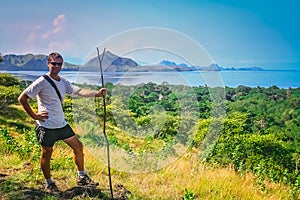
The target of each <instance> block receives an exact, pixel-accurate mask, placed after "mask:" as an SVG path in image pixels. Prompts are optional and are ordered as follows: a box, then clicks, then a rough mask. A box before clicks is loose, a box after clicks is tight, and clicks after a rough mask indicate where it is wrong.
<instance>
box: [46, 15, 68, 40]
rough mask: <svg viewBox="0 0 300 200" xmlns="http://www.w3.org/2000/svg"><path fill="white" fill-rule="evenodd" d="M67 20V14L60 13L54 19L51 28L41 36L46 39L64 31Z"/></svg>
mask: <svg viewBox="0 0 300 200" xmlns="http://www.w3.org/2000/svg"><path fill="white" fill-rule="evenodd" d="M65 22H66V18H65V15H58V16H57V17H56V18H55V19H54V20H53V23H52V26H51V27H50V28H51V29H50V30H48V31H47V32H46V33H45V34H43V35H42V36H41V37H42V38H44V39H47V38H49V37H51V36H52V35H56V34H59V33H61V32H63V30H64V28H65Z"/></svg>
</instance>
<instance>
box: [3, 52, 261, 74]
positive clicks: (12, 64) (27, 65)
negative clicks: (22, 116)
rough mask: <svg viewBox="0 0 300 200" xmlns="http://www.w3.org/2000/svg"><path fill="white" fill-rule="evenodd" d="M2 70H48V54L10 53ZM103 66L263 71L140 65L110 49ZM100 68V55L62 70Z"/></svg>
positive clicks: (116, 69)
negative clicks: (82, 63)
mask: <svg viewBox="0 0 300 200" xmlns="http://www.w3.org/2000/svg"><path fill="white" fill-rule="evenodd" d="M2 58H3V61H2V62H0V70H7V71H47V70H48V66H47V59H48V56H46V55H42V54H38V55H34V54H32V53H28V54H25V55H15V54H8V55H4V56H2ZM103 66H106V68H105V69H104V70H105V71H107V72H127V71H134V72H150V71H223V70H241V71H262V70H264V69H262V68H260V67H256V66H254V67H243V68H233V67H232V68H223V67H220V66H219V65H218V64H215V63H213V64H211V65H210V66H188V65H187V64H185V63H180V64H176V63H175V62H174V61H169V60H162V61H161V62H160V63H158V64H156V65H139V64H138V63H137V62H135V61H134V60H133V59H131V58H123V57H120V56H117V55H115V54H113V53H111V52H110V51H107V52H105V56H104V58H103ZM98 69H99V60H98V57H94V58H91V59H90V60H89V61H88V62H87V63H85V64H84V65H76V64H72V63H69V62H64V64H63V68H62V71H78V70H81V71H95V70H98Z"/></svg>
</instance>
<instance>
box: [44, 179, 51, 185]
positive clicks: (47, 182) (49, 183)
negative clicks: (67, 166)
mask: <svg viewBox="0 0 300 200" xmlns="http://www.w3.org/2000/svg"><path fill="white" fill-rule="evenodd" d="M45 180H46V184H47V185H51V184H52V183H53V181H52V179H51V178H48V179H45Z"/></svg>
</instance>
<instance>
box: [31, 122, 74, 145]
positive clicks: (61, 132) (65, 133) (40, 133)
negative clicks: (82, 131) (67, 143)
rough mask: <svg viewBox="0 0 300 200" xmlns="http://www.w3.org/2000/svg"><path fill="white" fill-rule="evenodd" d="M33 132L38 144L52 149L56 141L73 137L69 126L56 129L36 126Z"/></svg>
mask: <svg viewBox="0 0 300 200" xmlns="http://www.w3.org/2000/svg"><path fill="white" fill-rule="evenodd" d="M34 130H35V134H36V137H37V139H38V141H39V143H40V144H41V145H42V146H45V147H53V145H54V143H55V142H56V141H58V140H64V139H67V138H70V137H72V136H74V135H75V133H74V131H73V130H72V128H71V127H70V125H69V124H67V125H66V126H64V127H62V128H56V129H49V128H45V127H42V126H36V127H35V129H34Z"/></svg>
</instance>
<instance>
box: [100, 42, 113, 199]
mask: <svg viewBox="0 0 300 200" xmlns="http://www.w3.org/2000/svg"><path fill="white" fill-rule="evenodd" d="M97 53H98V59H99V64H100V74H101V81H102V88H104V78H103V70H102V61H103V58H104V53H105V48H104V50H103V53H102V58H100V54H99V49H98V47H97ZM103 112H104V116H103V134H104V138H105V141H106V146H107V166H108V178H109V188H110V194H111V198H112V199H114V195H113V190H112V181H111V174H110V153H109V152H110V150H109V142H108V139H107V135H106V102H105V97H103Z"/></svg>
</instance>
